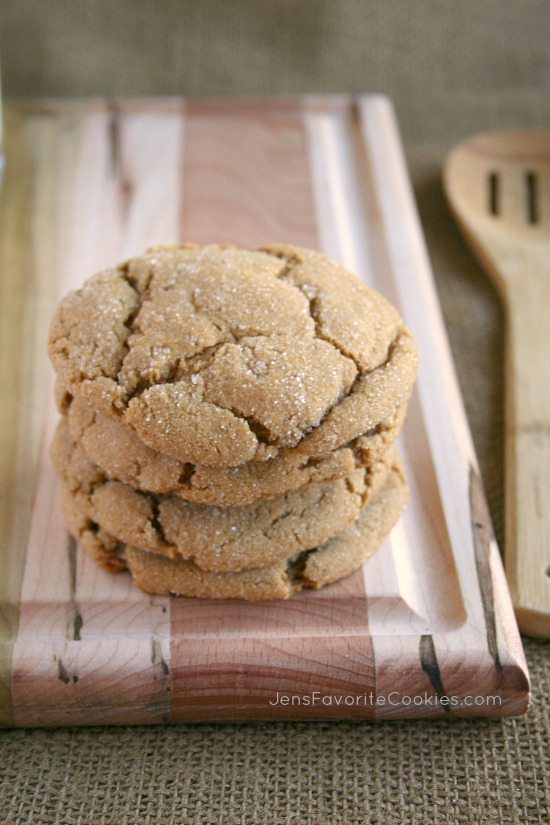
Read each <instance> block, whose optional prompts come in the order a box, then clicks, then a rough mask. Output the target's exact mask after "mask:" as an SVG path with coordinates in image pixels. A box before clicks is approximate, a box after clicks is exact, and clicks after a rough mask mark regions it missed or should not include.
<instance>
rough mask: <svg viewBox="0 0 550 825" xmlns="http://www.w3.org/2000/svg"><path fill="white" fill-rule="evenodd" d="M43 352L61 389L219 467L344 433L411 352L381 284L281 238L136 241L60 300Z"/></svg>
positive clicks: (385, 401)
mask: <svg viewBox="0 0 550 825" xmlns="http://www.w3.org/2000/svg"><path fill="white" fill-rule="evenodd" d="M49 353H50V357H51V360H52V363H53V366H54V369H55V370H56V372H57V374H58V376H59V378H60V381H61V384H62V385H63V387H65V388H66V390H67V391H68V392H69V393H70V394H71V395H73V396H77V397H78V398H80V399H82V400H83V401H84V402H85V403H86V404H87V405H88V406H89V407H90V408H91V409H92V410H94V411H95V412H100V413H103V414H104V415H106V416H110V417H112V418H115V419H117V420H118V421H119V422H121V423H122V424H123V425H124V426H126V427H128V428H129V429H130V430H131V431H132V432H134V433H135V434H136V435H137V436H138V437H139V439H140V440H141V441H142V442H144V443H145V444H146V445H147V446H149V447H150V448H152V449H153V450H155V451H158V452H161V453H163V454H165V455H168V456H170V457H171V458H174V459H176V460H177V461H180V462H183V463H191V464H198V465H212V466H223V467H230V466H237V465H240V464H244V463H246V462H249V461H253V460H254V461H259V460H261V461H263V460H267V459H269V458H273V457H275V456H277V455H278V454H279V453H280V452H281V451H283V450H289V449H295V450H297V451H298V452H300V453H301V454H303V455H306V456H308V457H312V458H317V457H321V456H324V455H326V454H327V453H329V452H331V451H333V450H335V449H337V448H338V447H340V446H342V445H344V444H347V443H349V442H350V441H352V440H353V439H355V438H357V437H359V436H361V435H363V434H365V433H367V432H369V431H371V430H372V429H374V428H376V427H377V426H379V425H380V424H381V422H384V421H387V420H388V419H390V418H391V416H392V415H393V414H395V412H396V410H397V409H398V408H399V407H401V406H402V405H403V404H404V403H405V402H406V401H407V399H408V398H409V396H410V393H411V390H412V386H413V382H414V378H415V375H416V363H417V358H416V349H415V345H414V342H413V340H412V337H411V335H410V333H409V331H408V330H407V328H406V326H405V325H404V323H403V321H402V319H401V317H400V315H399V313H398V312H397V310H396V309H395V308H394V307H393V306H391V304H389V303H388V301H386V299H385V298H383V297H382V296H381V295H379V294H378V293H377V292H376V291H374V290H372V289H370V288H369V287H367V286H366V285H364V284H363V283H362V282H361V281H359V279H357V278H356V277H355V276H354V275H352V274H351V273H349V272H348V271H347V270H345V269H344V268H343V267H342V266H340V265H338V264H337V263H335V262H333V261H331V260H330V259H329V258H327V257H326V256H325V255H322V254H320V253H318V252H314V251H311V250H304V249H299V248H296V247H291V246H284V245H273V246H268V247H263V248H262V249H256V250H247V249H240V248H235V247H222V246H206V247H198V246H191V245H189V246H181V247H160V248H155V249H152V250H149V251H148V252H147V253H145V254H144V255H142V256H141V257H137V258H133V259H131V260H129V261H127V262H126V263H124V264H122V265H120V266H119V267H117V268H114V269H110V270H106V271H104V272H102V273H99V274H98V275H96V276H94V277H92V278H90V279H89V280H88V281H87V282H86V283H85V285H84V286H83V287H82V289H79V290H77V291H76V292H73V293H70V294H69V295H68V296H67V297H66V298H65V299H64V300H63V301H62V302H61V304H60V305H59V307H58V309H57V311H56V313H55V315H54V318H53V321H52V325H51V329H50V339H49Z"/></svg>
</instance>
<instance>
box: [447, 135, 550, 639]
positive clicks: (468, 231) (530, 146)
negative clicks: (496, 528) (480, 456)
mask: <svg viewBox="0 0 550 825" xmlns="http://www.w3.org/2000/svg"><path fill="white" fill-rule="evenodd" d="M443 180H444V187H445V191H446V194H447V197H448V199H449V202H450V204H451V208H452V209H453V212H454V213H455V216H456V218H457V220H458V223H459V225H460V226H461V228H462V230H463V232H464V235H465V237H466V238H467V240H468V242H469V243H470V245H471V247H472V249H473V251H474V253H475V254H476V255H477V257H478V258H479V260H480V261H481V263H482V265H483V266H484V267H485V268H486V270H487V272H488V273H489V274H490V275H491V277H493V278H494V280H495V282H496V284H497V286H498V288H499V290H500V292H501V294H502V296H503V300H504V304H505V311H506V363H505V368H506V415H505V421H506V430H505V490H506V497H505V507H506V516H505V548H504V556H505V568H506V575H507V578H508V584H509V587H510V592H511V595H512V601H513V603H514V608H515V611H516V617H517V621H518V625H519V627H520V630H522V631H523V632H524V633H527V634H530V635H533V636H541V637H550V133H548V132H505V133H496V134H482V135H477V136H475V137H473V138H471V139H469V140H467V141H465V142H464V143H461V144H460V145H459V146H457V147H456V148H455V149H454V150H453V151H452V152H451V153H450V155H449V157H448V159H447V161H446V164H445V168H444V175H443Z"/></svg>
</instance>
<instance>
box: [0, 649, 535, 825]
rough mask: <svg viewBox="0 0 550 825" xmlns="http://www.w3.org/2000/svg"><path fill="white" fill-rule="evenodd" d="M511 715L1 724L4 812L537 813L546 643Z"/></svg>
mask: <svg viewBox="0 0 550 825" xmlns="http://www.w3.org/2000/svg"><path fill="white" fill-rule="evenodd" d="M526 646H527V654H528V658H529V661H530V664H531V670H532V675H533V680H534V683H535V685H536V686H537V694H536V696H535V699H534V703H533V707H532V710H531V712H530V714H529V715H528V716H526V717H521V718H519V719H507V720H492V721H489V720H484V719H481V720H468V721H452V720H444V721H441V722H432V721H430V722H428V721H417V722H414V723H411V722H387V723H375V724H370V723H360V722H358V723H352V722H340V723H317V724H310V723H269V724H243V725H221V724H215V725H214V724H208V725H195V726H193V725H183V726H180V727H167V728H90V729H81V730H78V729H73V730H65V729H63V730H52V731H46V730H37V731H24V730H19V731H11V732H3V733H0V746H1V752H2V757H1V766H0V777H1V782H2V784H1V785H0V798H1V799H2V812H1V813H0V821H2V822H6V823H8V822H9V823H11V825H27V823H29V822H33V823H40V825H92V823H93V825H149V823H162V825H181V823H185V824H186V825H187V823H189V824H190V825H191V823H196V825H264V823H266V825H267V823H270V825H271V823H273V824H274V825H291V823H292V825H340V823H342V825H362V823H370V824H371V825H393V823H395V824H396V825H413V824H414V825H425V823H430V824H431V825H461V824H462V823H464V825H474V823H475V825H495V823H502V825H507V823H519V822H522V823H526V822H540V823H547V822H548V821H550V806H549V798H550V784H549V775H550V754H549V750H548V746H547V744H548V741H549V738H548V737H549V734H550V730H549V721H548V714H547V712H546V711H545V707H544V705H545V702H546V699H547V697H548V695H549V692H550V674H549V672H548V668H547V666H546V667H545V664H544V659H545V657H546V651H547V646H546V645H545V644H543V643H540V642H535V641H527V645H526Z"/></svg>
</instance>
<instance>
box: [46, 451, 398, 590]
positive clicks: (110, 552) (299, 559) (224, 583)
mask: <svg viewBox="0 0 550 825" xmlns="http://www.w3.org/2000/svg"><path fill="white" fill-rule="evenodd" d="M407 496H408V489H407V485H406V482H405V478H404V475H403V468H402V466H401V464H400V463H399V461H397V462H396V463H395V465H394V466H393V467H392V469H391V471H390V473H389V474H388V477H387V479H386V481H385V483H384V485H383V487H382V489H381V490H380V491H379V492H378V493H377V495H376V496H374V497H373V499H372V500H371V501H369V503H368V504H366V505H365V506H364V507H363V509H362V510H361V512H360V513H359V516H358V518H357V520H356V521H355V522H354V523H353V525H352V526H351V527H349V528H348V529H347V530H345V531H343V532H342V533H340V534H339V535H337V536H334V537H333V538H331V539H329V540H328V541H327V542H326V543H325V544H323V545H321V546H319V547H314V548H312V549H309V550H306V551H304V552H303V553H299V554H297V555H295V556H290V557H289V558H286V559H280V560H278V561H275V562H273V563H272V564H267V565H265V566H264V567H258V568H254V569H246V570H239V571H236V572H225V573H224V572H212V571H206V570H203V569H202V568H200V567H198V566H197V565H196V564H195V562H193V561H189V560H185V559H171V558H167V557H164V556H161V555H157V554H155V553H150V552H147V551H144V550H142V549H139V548H137V547H134V546H131V545H127V544H126V543H124V542H121V541H119V540H117V539H116V538H115V537H113V536H112V535H110V534H109V532H108V531H105V530H104V529H102V528H101V527H100V526H99V525H98V524H96V523H94V522H93V521H92V520H91V519H90V518H89V517H88V516H87V515H86V514H85V513H84V512H83V511H81V510H79V508H78V506H76V505H75V501H74V499H73V498H72V497H71V496H70V495H69V494H67V493H66V492H65V493H62V505H63V511H64V514H65V520H66V522H67V525H68V528H69V530H70V531H71V533H72V534H73V536H74V537H75V538H76V539H77V540H78V541H80V542H81V544H82V546H83V547H84V549H85V550H86V552H87V553H88V554H89V555H90V556H91V557H92V558H93V559H94V561H95V562H96V563H97V564H99V565H100V566H101V567H104V568H105V569H107V570H109V571H110V572H117V571H121V570H124V569H129V570H130V572H131V574H132V577H133V579H134V582H135V584H136V585H137V586H138V587H140V588H141V589H142V590H145V591H146V592H149V593H156V594H168V593H173V594H176V595H182V596H192V597H199V598H215V599H247V600H270V599H286V598H288V597H289V596H291V595H292V594H293V593H296V592H297V591H299V590H302V589H314V590H316V589H319V588H321V587H324V586H325V585H327V584H331V583H332V582H335V581H337V580H338V579H341V578H343V577H344V576H347V575H349V574H350V573H352V572H353V571H354V570H356V569H357V568H358V567H360V566H361V564H363V562H365V561H366V560H367V559H368V558H369V557H370V556H371V555H372V554H373V553H374V552H375V551H376V550H377V548H378V547H379V545H380V543H381V542H382V540H383V539H384V538H385V536H386V535H387V534H388V533H389V532H390V530H391V529H392V527H393V526H394V524H395V522H396V521H397V519H398V518H399V516H400V514H401V511H402V509H403V507H404V505H405V502H406V500H407Z"/></svg>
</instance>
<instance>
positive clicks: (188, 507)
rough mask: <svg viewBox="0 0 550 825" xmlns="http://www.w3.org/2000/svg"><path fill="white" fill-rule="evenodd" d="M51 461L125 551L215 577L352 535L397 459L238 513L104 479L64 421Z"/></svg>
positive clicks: (81, 503)
mask: <svg viewBox="0 0 550 825" xmlns="http://www.w3.org/2000/svg"><path fill="white" fill-rule="evenodd" d="M51 456H52V460H53V462H54V466H55V467H56V470H57V472H58V473H59V475H60V477H61V480H62V485H63V489H64V491H65V493H66V494H67V495H70V496H72V498H73V499H74V502H75V506H77V507H78V509H79V510H81V511H82V512H84V513H85V514H86V515H87V516H88V517H89V518H90V519H91V520H92V521H94V522H95V523H97V524H98V525H99V526H100V527H101V528H103V529H104V530H106V531H107V532H109V533H110V534H111V535H113V536H115V537H116V538H117V539H118V540H120V541H124V542H125V543H126V544H130V545H135V546H137V547H139V548H141V549H143V550H148V551H150V552H153V553H156V554H158V555H163V556H167V557H170V558H177V557H182V558H185V559H190V560H193V561H194V562H195V563H196V564H197V566H198V567H200V568H202V569H204V570H212V571H235V570H242V569H247V568H253V567H261V566H265V565H266V564H269V563H272V562H274V561H276V560H277V559H280V558H287V557H288V556H291V555H295V554H296V553H299V552H301V551H302V550H305V549H307V548H311V547H314V546H316V545H318V544H322V543H324V542H325V541H327V540H328V539H329V538H331V537H332V536H334V535H336V534H337V533H340V532H342V530H344V529H345V528H347V527H348V526H349V525H350V524H351V523H352V522H353V521H354V520H355V519H356V518H357V516H358V515H359V512H360V510H361V509H362V507H363V506H364V505H365V503H366V502H367V501H368V500H369V499H370V498H372V497H373V495H375V494H376V493H377V492H378V490H379V489H380V488H381V487H382V485H383V484H384V482H385V480H386V477H387V475H388V473H389V471H390V469H391V467H392V466H394V464H395V455H394V451H390V452H389V454H387V455H386V456H384V459H381V460H380V461H379V462H378V463H377V464H376V465H375V466H374V467H373V468H371V469H369V470H368V471H367V470H365V469H362V470H354V471H353V472H352V473H351V474H350V475H349V476H347V477H345V478H341V479H337V480H335V481H327V482H321V483H318V484H307V485H305V486H303V487H301V488H299V489H298V490H294V491H292V492H288V493H285V494H283V495H280V496H276V497H274V498H270V499H267V500H262V501H257V502H253V503H252V504H250V505H247V506H239V507H212V506H208V505H204V504H196V503H194V502H189V501H184V500H183V499H181V498H179V497H178V496H170V495H167V496H154V495H152V494H150V493H149V494H146V493H141V492H139V491H137V490H135V489H134V488H133V487H130V486H129V485H127V484H123V483H121V482H120V481H112V480H110V479H108V478H106V477H105V475H104V474H103V473H102V472H101V470H100V469H99V468H98V467H97V465H95V464H94V463H93V462H92V461H91V460H90V459H89V458H88V457H87V456H86V454H85V453H84V451H83V450H82V448H81V446H80V445H79V444H77V443H76V442H74V441H72V439H71V437H70V434H69V432H68V427H67V423H66V421H64V420H62V421H60V423H59V425H58V428H57V431H56V434H55V437H54V440H53V442H52V447H51Z"/></svg>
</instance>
